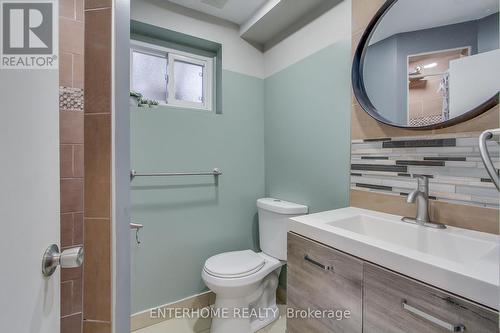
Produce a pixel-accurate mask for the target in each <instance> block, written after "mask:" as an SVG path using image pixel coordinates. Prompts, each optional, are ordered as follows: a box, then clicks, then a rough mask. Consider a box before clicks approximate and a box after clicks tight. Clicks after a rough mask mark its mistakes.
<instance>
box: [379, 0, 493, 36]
mask: <svg viewBox="0 0 500 333" xmlns="http://www.w3.org/2000/svg"><path fill="white" fill-rule="evenodd" d="M498 6H499V4H498V0H439V1H436V0H418V1H415V0H399V1H398V2H396V4H395V5H394V6H393V7H392V8H391V9H390V11H389V12H388V13H387V14H386V15H385V16H384V18H383V20H382V23H381V24H380V25H379V26H378V27H377V29H376V31H375V33H374V35H373V36H372V39H371V40H370V44H374V43H376V42H378V41H381V40H383V39H385V38H388V37H390V36H392V35H395V34H397V33H402V32H408V31H416V30H422V29H428V28H434V27H440V26H443V25H449V24H455V23H460V22H466V21H471V20H476V19H479V18H483V17H485V16H488V15H491V14H493V13H495V12H498Z"/></svg>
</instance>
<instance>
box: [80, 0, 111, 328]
mask: <svg viewBox="0 0 500 333" xmlns="http://www.w3.org/2000/svg"><path fill="white" fill-rule="evenodd" d="M111 18H112V9H111V1H110V0H86V1H85V89H86V94H85V115H84V124H85V126H84V127H85V130H84V136H85V207H84V234H85V251H86V254H85V264H84V266H85V267H84V272H85V274H84V293H83V294H84V297H83V299H84V306H83V319H84V321H83V331H84V332H85V333H108V332H111V321H112V315H111V184H112V182H111V42H112V40H111V28H112V26H111V24H112V21H111Z"/></svg>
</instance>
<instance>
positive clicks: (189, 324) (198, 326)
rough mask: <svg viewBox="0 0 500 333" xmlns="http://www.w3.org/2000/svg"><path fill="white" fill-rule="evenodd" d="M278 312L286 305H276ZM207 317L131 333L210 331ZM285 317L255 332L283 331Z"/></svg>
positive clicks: (170, 322)
mask: <svg viewBox="0 0 500 333" xmlns="http://www.w3.org/2000/svg"><path fill="white" fill-rule="evenodd" d="M278 307H279V309H280V313H281V314H283V313H285V311H286V310H285V309H286V305H278ZM209 328H210V320H208V319H170V320H165V321H164V322H161V323H159V324H156V325H153V326H149V327H145V328H142V329H140V330H137V331H133V332H132V333H210V329H209ZM285 329H286V318H285V317H283V316H280V318H279V319H278V320H276V321H275V322H274V323H272V324H271V325H269V326H267V327H264V328H263V329H261V330H259V331H258V332H257V333H285Z"/></svg>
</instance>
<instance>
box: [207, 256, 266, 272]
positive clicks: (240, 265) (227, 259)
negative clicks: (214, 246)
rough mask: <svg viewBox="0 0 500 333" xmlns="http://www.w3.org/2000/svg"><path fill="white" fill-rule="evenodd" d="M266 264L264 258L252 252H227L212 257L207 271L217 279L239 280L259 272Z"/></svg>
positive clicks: (209, 259)
mask: <svg viewBox="0 0 500 333" xmlns="http://www.w3.org/2000/svg"><path fill="white" fill-rule="evenodd" d="M264 264H265V260H264V258H262V257H261V256H259V255H258V254H257V253H255V252H254V251H252V250H244V251H234V252H225V253H221V254H217V255H215V256H213V257H210V258H208V259H207V261H206V262H205V268H204V269H205V271H206V272H207V273H208V274H210V275H214V276H217V277H224V278H238V277H245V276H248V275H251V274H254V273H256V272H258V271H259V270H260V269H261V268H262V267H263V266H264Z"/></svg>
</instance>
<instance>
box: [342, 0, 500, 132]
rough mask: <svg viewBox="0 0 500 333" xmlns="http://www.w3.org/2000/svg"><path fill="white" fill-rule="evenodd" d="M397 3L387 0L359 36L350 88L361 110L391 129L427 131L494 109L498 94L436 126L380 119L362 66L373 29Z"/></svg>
mask: <svg viewBox="0 0 500 333" xmlns="http://www.w3.org/2000/svg"><path fill="white" fill-rule="evenodd" d="M397 1H398V0H387V1H386V2H385V3H384V5H383V6H382V7H381V8H380V9H379V10H378V12H377V13H376V14H375V16H374V17H373V18H372V19H371V21H370V23H369V24H368V26H367V27H366V29H365V31H364V32H363V35H362V36H361V39H360V41H359V44H358V47H357V48H356V53H355V54H354V59H353V63H352V71H351V80H352V88H353V91H354V96H356V100H357V101H358V103H359V105H360V106H361V107H362V108H363V110H364V111H365V112H366V113H368V114H369V115H370V116H371V117H372V118H373V119H375V120H377V121H379V122H381V123H383V124H386V125H389V126H393V127H397V128H404V129H414V130H429V129H439V128H445V127H449V126H453V125H456V124H459V123H461V122H464V121H466V120H470V119H472V118H474V117H477V116H479V115H480V114H482V113H484V112H486V111H488V110H490V109H491V108H493V107H495V106H496V105H498V95H499V94H495V95H494V96H493V97H491V98H490V99H488V100H487V101H486V102H484V103H482V104H481V105H479V106H477V107H475V108H474V109H472V110H470V111H468V112H466V113H464V114H463V115H461V116H458V117H455V118H453V119H449V120H447V121H444V122H441V123H438V124H433V125H427V126H416V127H411V126H402V125H399V124H396V123H393V122H391V121H390V120H388V119H386V118H384V117H382V116H381V115H380V114H379V113H378V111H377V108H376V107H375V106H374V105H373V104H372V102H371V101H370V98H369V97H368V94H367V93H366V89H365V84H364V81H363V64H364V60H365V55H366V49H367V46H368V42H369V41H370V38H371V37H372V35H373V33H374V31H375V29H376V28H377V26H378V25H379V23H380V21H381V20H382V18H383V17H384V16H385V14H387V12H388V11H389V10H390V9H391V7H392V6H393V5H394V4H395V3H396V2H397Z"/></svg>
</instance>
